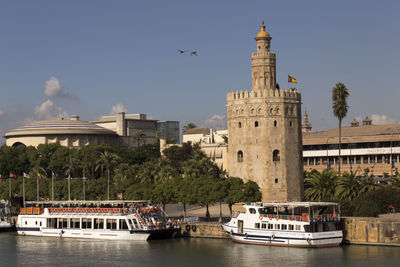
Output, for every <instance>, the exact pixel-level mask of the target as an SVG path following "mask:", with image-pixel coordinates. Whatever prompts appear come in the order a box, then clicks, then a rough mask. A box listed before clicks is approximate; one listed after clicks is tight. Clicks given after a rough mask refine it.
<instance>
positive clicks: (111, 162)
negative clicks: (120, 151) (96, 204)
mask: <svg viewBox="0 0 400 267" xmlns="http://www.w3.org/2000/svg"><path fill="white" fill-rule="evenodd" d="M119 159H120V158H119V156H118V155H116V154H114V153H111V152H109V151H104V152H103V153H101V154H100V157H99V159H98V160H97V167H96V168H98V167H103V166H104V167H105V168H106V169H107V200H110V169H111V168H112V167H114V166H115V165H116V164H117V163H118V161H119Z"/></svg>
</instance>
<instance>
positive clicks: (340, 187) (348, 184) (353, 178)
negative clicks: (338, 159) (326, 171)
mask: <svg viewBox="0 0 400 267" xmlns="http://www.w3.org/2000/svg"><path fill="white" fill-rule="evenodd" d="M360 192H361V183H360V177H359V176H357V172H353V171H351V172H345V173H343V176H341V177H338V179H337V190H336V196H337V198H338V199H340V200H354V199H355V198H357V197H358V195H359V194H360Z"/></svg>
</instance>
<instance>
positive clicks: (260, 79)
mask: <svg viewBox="0 0 400 267" xmlns="http://www.w3.org/2000/svg"><path fill="white" fill-rule="evenodd" d="M271 39H272V38H271V36H270V35H269V33H268V32H267V31H266V30H265V25H264V21H263V23H262V25H261V29H260V32H259V33H258V34H257V36H256V38H255V40H256V45H257V50H256V51H257V52H255V53H252V55H251V66H252V76H251V77H252V87H253V90H254V91H255V92H260V91H262V90H264V89H267V90H268V89H275V87H276V64H275V62H276V58H275V53H272V52H271V51H270V47H271Z"/></svg>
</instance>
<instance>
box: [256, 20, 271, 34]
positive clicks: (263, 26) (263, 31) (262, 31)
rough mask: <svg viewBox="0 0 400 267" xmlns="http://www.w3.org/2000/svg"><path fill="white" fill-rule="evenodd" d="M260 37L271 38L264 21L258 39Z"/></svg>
mask: <svg viewBox="0 0 400 267" xmlns="http://www.w3.org/2000/svg"><path fill="white" fill-rule="evenodd" d="M259 37H270V36H269V33H268V32H266V31H265V25H264V21H263V22H262V25H261V30H260V32H259V33H258V34H257V38H259Z"/></svg>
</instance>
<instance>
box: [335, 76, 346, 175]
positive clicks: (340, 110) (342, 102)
mask: <svg viewBox="0 0 400 267" xmlns="http://www.w3.org/2000/svg"><path fill="white" fill-rule="evenodd" d="M348 96H349V91H348V89H347V88H346V86H345V85H344V84H343V83H337V84H336V85H335V87H333V89H332V110H333V115H334V116H335V117H336V118H338V121H339V162H338V175H339V176H340V163H341V158H340V152H341V146H342V120H343V118H344V117H346V115H347V110H348V105H347V97H348Z"/></svg>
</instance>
